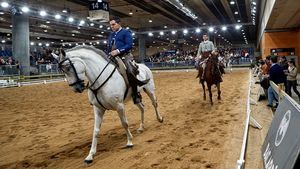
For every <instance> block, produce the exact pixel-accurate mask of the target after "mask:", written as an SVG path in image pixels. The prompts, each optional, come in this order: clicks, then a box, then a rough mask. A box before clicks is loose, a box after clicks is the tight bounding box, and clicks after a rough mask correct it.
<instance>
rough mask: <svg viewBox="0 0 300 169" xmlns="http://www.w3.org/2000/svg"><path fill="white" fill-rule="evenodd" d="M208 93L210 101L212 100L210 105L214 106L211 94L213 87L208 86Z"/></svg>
mask: <svg viewBox="0 0 300 169" xmlns="http://www.w3.org/2000/svg"><path fill="white" fill-rule="evenodd" d="M207 88H208V92H209V99H210V104H211V105H213V104H214V103H213V100H212V92H211V85H209V84H207Z"/></svg>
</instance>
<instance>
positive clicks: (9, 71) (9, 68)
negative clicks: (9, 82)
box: [0, 65, 20, 76]
mask: <svg viewBox="0 0 300 169" xmlns="http://www.w3.org/2000/svg"><path fill="white" fill-rule="evenodd" d="M17 75H20V70H19V68H18V66H17V65H1V66H0V76H17Z"/></svg>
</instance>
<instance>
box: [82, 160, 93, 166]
mask: <svg viewBox="0 0 300 169" xmlns="http://www.w3.org/2000/svg"><path fill="white" fill-rule="evenodd" d="M92 162H93V160H84V163H85V164H87V165H88V164H91V163H92Z"/></svg>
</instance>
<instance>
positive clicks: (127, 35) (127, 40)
mask: <svg viewBox="0 0 300 169" xmlns="http://www.w3.org/2000/svg"><path fill="white" fill-rule="evenodd" d="M123 36H124V45H123V46H120V47H119V48H118V49H117V50H118V51H119V53H121V54H123V53H126V52H129V51H130V50H131V49H132V34H131V32H130V31H126V32H124V35H123Z"/></svg>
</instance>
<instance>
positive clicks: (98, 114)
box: [84, 106, 105, 164]
mask: <svg viewBox="0 0 300 169" xmlns="http://www.w3.org/2000/svg"><path fill="white" fill-rule="evenodd" d="M93 108H94V118H95V119H94V120H95V122H94V132H93V140H92V146H91V149H90V152H89V155H88V156H87V157H86V158H85V160H84V162H85V163H86V164H90V163H92V162H93V156H94V155H95V154H96V152H97V138H98V136H99V133H100V127H101V123H102V120H103V115H104V112H105V110H104V109H99V108H98V107H96V106H93Z"/></svg>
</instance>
